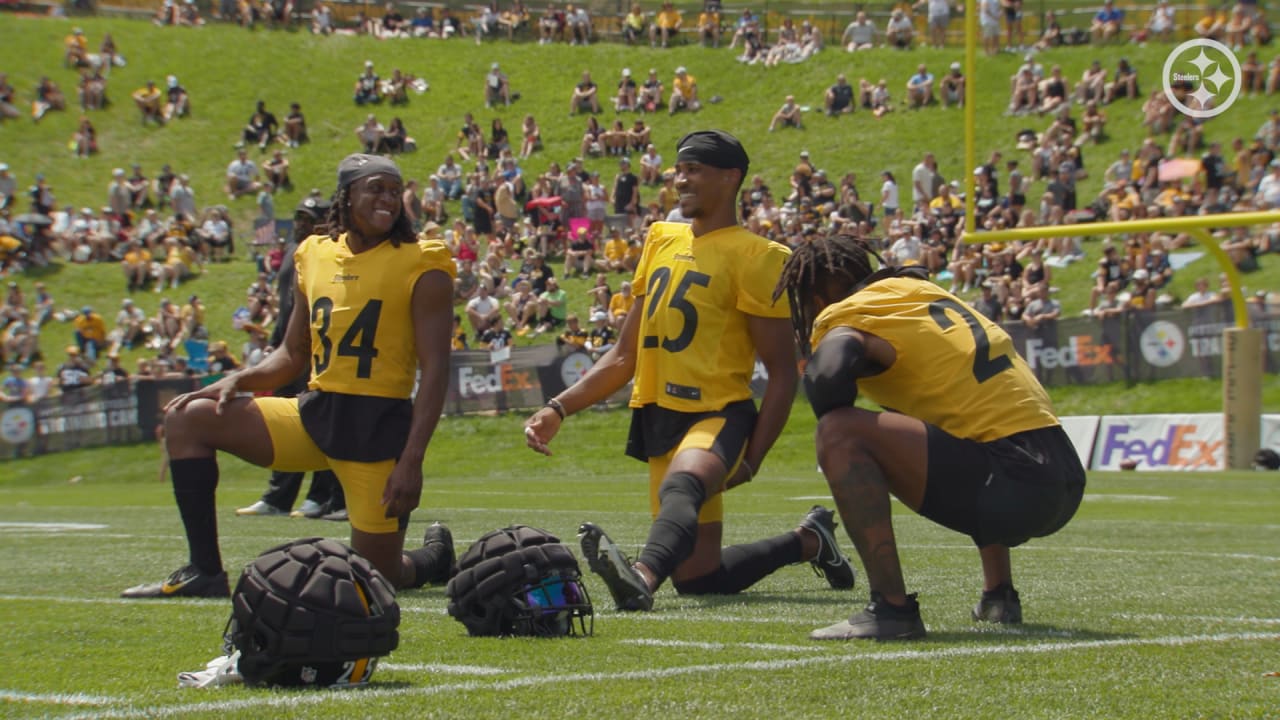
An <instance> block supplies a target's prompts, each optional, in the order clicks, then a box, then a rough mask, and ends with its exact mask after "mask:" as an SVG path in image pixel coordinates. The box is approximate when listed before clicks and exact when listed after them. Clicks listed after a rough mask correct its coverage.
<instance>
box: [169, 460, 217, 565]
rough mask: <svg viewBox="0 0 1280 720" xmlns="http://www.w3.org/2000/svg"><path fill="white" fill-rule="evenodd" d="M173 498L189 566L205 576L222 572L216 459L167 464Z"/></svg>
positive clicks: (172, 461)
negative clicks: (184, 534)
mask: <svg viewBox="0 0 1280 720" xmlns="http://www.w3.org/2000/svg"><path fill="white" fill-rule="evenodd" d="M169 472H170V474H171V475H172V477H173V497H174V498H175V499H176V500H177V501H178V512H179V514H181V515H182V524H183V526H184V527H186V529H187V547H188V549H189V550H190V553H191V564H192V565H195V566H196V568H197V569H199V570H200V572H202V573H204V574H206V575H217V574H218V573H220V572H222V554H221V553H220V552H219V551H218V514H217V505H216V502H215V500H214V491H215V490H216V489H217V488H218V461H217V459H216V458H213V457H207V458H187V459H183V460H170V461H169Z"/></svg>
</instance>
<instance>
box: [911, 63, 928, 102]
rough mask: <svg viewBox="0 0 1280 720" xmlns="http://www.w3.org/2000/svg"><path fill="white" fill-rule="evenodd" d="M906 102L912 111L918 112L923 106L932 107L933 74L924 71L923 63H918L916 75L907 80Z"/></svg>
mask: <svg viewBox="0 0 1280 720" xmlns="http://www.w3.org/2000/svg"><path fill="white" fill-rule="evenodd" d="M907 102H908V104H909V105H910V107H911V108H912V109H913V110H918V109H920V108H921V107H923V106H925V105H932V104H933V103H934V102H935V101H934V97H933V73H930V72H929V71H928V70H926V69H925V66H924V63H920V65H918V66H917V67H916V74H915V75H912V76H911V78H910V79H909V80H907Z"/></svg>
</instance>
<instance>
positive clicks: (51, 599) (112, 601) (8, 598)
mask: <svg viewBox="0 0 1280 720" xmlns="http://www.w3.org/2000/svg"><path fill="white" fill-rule="evenodd" d="M0 602H42V603H74V604H78V605H133V606H135V607H147V606H160V605H167V606H170V607H174V606H183V607H189V606H193V605H229V604H230V603H231V600H230V598H170V599H166V600H160V599H155V600H146V599H143V600H127V599H125V598H103V597H99V598H69V597H57V596H52V595H0ZM179 604H180V605H179Z"/></svg>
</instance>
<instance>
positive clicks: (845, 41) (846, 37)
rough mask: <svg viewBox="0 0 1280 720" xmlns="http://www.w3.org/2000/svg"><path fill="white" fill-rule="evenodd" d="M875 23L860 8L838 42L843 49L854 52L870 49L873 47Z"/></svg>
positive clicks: (876, 32)
mask: <svg viewBox="0 0 1280 720" xmlns="http://www.w3.org/2000/svg"><path fill="white" fill-rule="evenodd" d="M877 34H879V33H878V31H877V30H876V24H875V23H874V22H872V21H871V20H870V19H868V18H867V14H866V13H865V12H863V11H862V10H859V11H858V14H857V15H855V16H854V18H853V22H851V23H849V25H848V26H847V27H845V29H844V33H843V34H842V35H841V36H840V44H841V45H844V48H845V50H848V51H849V52H856V51H858V50H870V49H872V48H874V47H875V41H876V35H877Z"/></svg>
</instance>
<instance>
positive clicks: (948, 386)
mask: <svg viewBox="0 0 1280 720" xmlns="http://www.w3.org/2000/svg"><path fill="white" fill-rule="evenodd" d="M837 327H848V328H853V329H855V330H860V331H863V332H867V333H870V334H872V335H875V336H876V337H878V338H880V339H882V340H884V341H885V342H887V343H889V344H890V345H892V346H893V349H894V351H895V353H896V359H895V360H894V362H893V365H892V366H890V367H889V369H888V370H886V371H884V372H882V373H880V374H879V375H872V376H869V377H864V378H860V379H858V381H857V382H858V389H859V390H861V391H862V392H863V393H864V394H865V395H866V396H867V397H869V398H871V399H872V400H874V401H876V402H877V403H879V404H880V406H882V407H884V408H891V409H892V410H894V411H896V412H900V413H902V414H904V415H909V416H911V417H913V418H916V419H918V420H923V421H925V422H927V423H929V424H930V425H936V426H938V427H940V428H942V429H943V430H945V431H947V432H948V433H950V434H951V435H954V436H956V437H959V438H966V439H969V440H977V441H980V442H990V441H992V440H997V439H999V438H1003V437H1008V436H1010V435H1013V434H1015V433H1019V432H1023V431H1025V430H1035V429H1037V428H1043V427H1051V426H1053V425H1057V424H1058V418H1057V417H1056V416H1055V415H1054V414H1053V406H1052V404H1051V403H1050V401H1049V396H1048V394H1046V393H1045V391H1044V388H1043V387H1041V385H1040V382H1039V381H1037V380H1036V378H1035V375H1033V374H1032V372H1031V369H1030V368H1028V367H1027V363H1026V362H1025V361H1024V360H1023V359H1022V357H1021V356H1019V355H1018V354H1017V352H1015V351H1014V348H1013V340H1012V339H1011V338H1010V337H1009V334H1008V333H1006V332H1005V331H1004V330H1003V329H1002V328H1001V327H1000V326H999V325H996V324H995V323H993V322H991V321H990V320H988V319H987V318H986V317H985V316H983V315H982V314H981V313H979V312H978V311H977V310H974V309H973V308H972V307H970V306H969V305H966V304H965V303H964V302H962V301H961V300H960V299H959V298H957V297H956V296H954V295H952V294H951V293H948V292H946V291H945V290H943V289H942V288H940V287H938V286H937V285H935V284H933V283H932V282H929V281H928V280H919V279H915V278H901V277H897V278H888V279H885V280H880V281H878V282H874V283H872V284H870V285H868V286H866V287H865V288H862V289H861V290H859V291H857V292H855V293H854V294H852V295H850V296H849V297H847V298H845V299H843V300H841V301H840V302H837V303H834V304H832V305H828V306H827V307H826V308H824V309H823V310H822V312H821V313H818V318H817V320H815V321H814V323H813V334H812V337H811V338H810V342H811V343H812V345H813V347H814V348H817V347H818V344H819V343H820V342H822V338H824V337H826V335H827V333H829V332H831V331H832V330H833V329H835V328H837Z"/></svg>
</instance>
